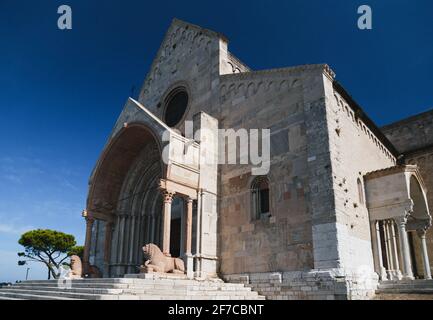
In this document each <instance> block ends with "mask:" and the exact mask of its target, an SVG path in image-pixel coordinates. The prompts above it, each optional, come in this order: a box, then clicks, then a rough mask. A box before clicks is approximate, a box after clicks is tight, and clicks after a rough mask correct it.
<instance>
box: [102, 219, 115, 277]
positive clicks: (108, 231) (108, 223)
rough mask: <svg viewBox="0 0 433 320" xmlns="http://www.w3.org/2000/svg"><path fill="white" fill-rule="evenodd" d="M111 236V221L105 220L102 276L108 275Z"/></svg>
mask: <svg viewBox="0 0 433 320" xmlns="http://www.w3.org/2000/svg"><path fill="white" fill-rule="evenodd" d="M112 238H113V222H111V221H106V222H105V243H104V269H105V270H104V271H103V272H104V274H103V276H104V277H109V275H110V260H111V242H112Z"/></svg>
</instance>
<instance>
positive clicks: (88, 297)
mask: <svg viewBox="0 0 433 320" xmlns="http://www.w3.org/2000/svg"><path fill="white" fill-rule="evenodd" d="M0 292H1V293H3V294H7V295H8V296H11V295H12V296H13V295H15V296H17V295H18V296H22V295H35V296H42V297H45V296H46V297H49V300H52V299H51V297H53V298H58V299H63V298H67V300H69V299H80V300H81V299H85V300H118V295H112V294H91V293H75V292H65V291H46V290H36V289H31V290H25V289H15V288H12V289H7V290H2V291H0ZM132 299H137V297H136V296H135V297H134V296H132Z"/></svg>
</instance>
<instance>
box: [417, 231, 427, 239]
mask: <svg viewBox="0 0 433 320" xmlns="http://www.w3.org/2000/svg"><path fill="white" fill-rule="evenodd" d="M416 233H417V235H418V237H420V238H421V239H423V238H424V239H425V234H426V233H427V230H426V229H418V230H416Z"/></svg>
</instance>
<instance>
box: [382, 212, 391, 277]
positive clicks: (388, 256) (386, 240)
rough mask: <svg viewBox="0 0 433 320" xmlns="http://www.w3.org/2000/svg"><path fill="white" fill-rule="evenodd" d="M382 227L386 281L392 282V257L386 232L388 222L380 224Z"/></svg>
mask: <svg viewBox="0 0 433 320" xmlns="http://www.w3.org/2000/svg"><path fill="white" fill-rule="evenodd" d="M382 226H383V236H384V238H385V250H386V262H387V268H388V269H387V270H386V272H387V274H388V279H389V280H393V278H394V277H393V272H392V270H393V264H392V257H391V241H390V237H389V232H388V231H389V230H388V220H384V221H383V222H382Z"/></svg>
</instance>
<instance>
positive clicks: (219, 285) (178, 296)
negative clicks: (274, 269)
mask: <svg viewBox="0 0 433 320" xmlns="http://www.w3.org/2000/svg"><path fill="white" fill-rule="evenodd" d="M62 285H69V283H60V285H59V283H58V281H57V280H30V281H23V282H21V283H17V284H14V285H13V286H11V287H6V288H4V289H1V290H0V293H1V294H0V297H3V298H5V299H35V300H36V299H67V300H68V299H86V300H139V299H143V300H214V299H218V300H231V299H234V300H264V299H265V297H264V296H260V295H259V294H258V293H257V292H255V291H252V290H251V287H246V286H245V285H244V284H241V283H225V282H223V281H221V280H219V281H212V280H206V281H201V280H191V279H186V278H185V279H166V278H164V279H157V278H127V279H124V278H108V279H107V278H105V279H75V280H72V281H71V282H70V285H71V287H70V288H67V287H62Z"/></svg>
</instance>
